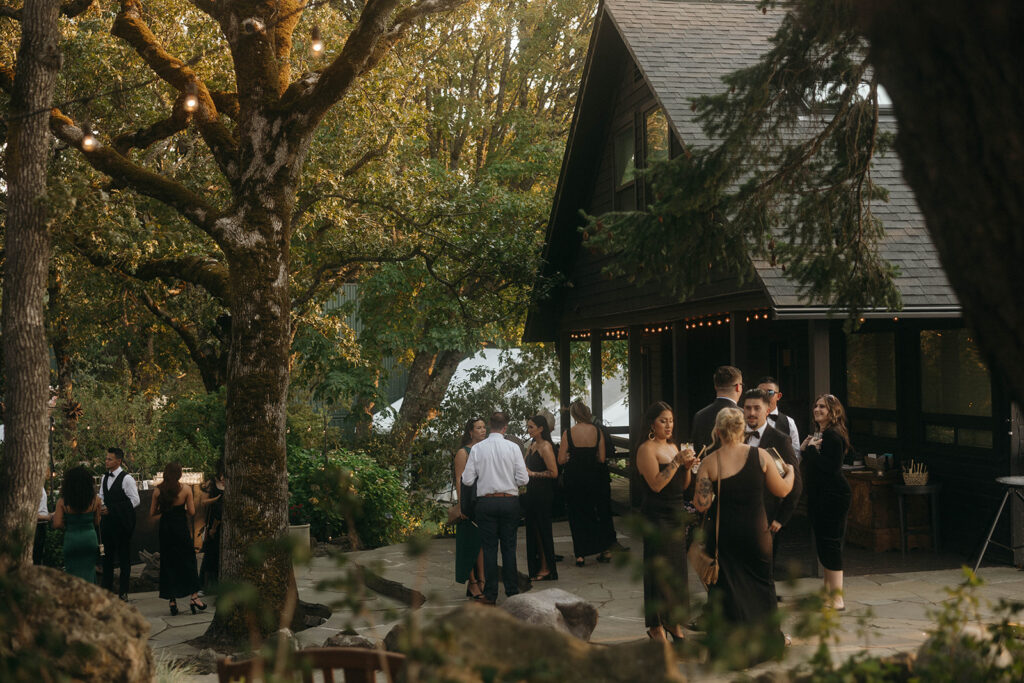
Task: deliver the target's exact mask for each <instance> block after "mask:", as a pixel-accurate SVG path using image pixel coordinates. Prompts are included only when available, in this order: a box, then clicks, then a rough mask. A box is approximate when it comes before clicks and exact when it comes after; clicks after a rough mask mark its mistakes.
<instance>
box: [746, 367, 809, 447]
mask: <svg viewBox="0 0 1024 683" xmlns="http://www.w3.org/2000/svg"><path fill="white" fill-rule="evenodd" d="M757 388H758V389H761V390H762V391H764V392H765V394H767V395H768V422H769V423H770V424H771V426H772V427H775V428H776V429H778V430H779V431H780V432H782V433H783V434H785V435H786V436H787V437H789V441H790V443H792V445H793V452H794V453H796V454H797V457H799V454H800V434H799V433H798V432H797V430H796V422H794V421H793V418H791V417H790V416H788V415H784V414H783V413H782V411H780V410H779V399H780V398H782V392H781V391H780V390H779V383H778V382H777V381H776V380H775V378H774V377H762V378H761V381H760V382H758V383H757Z"/></svg>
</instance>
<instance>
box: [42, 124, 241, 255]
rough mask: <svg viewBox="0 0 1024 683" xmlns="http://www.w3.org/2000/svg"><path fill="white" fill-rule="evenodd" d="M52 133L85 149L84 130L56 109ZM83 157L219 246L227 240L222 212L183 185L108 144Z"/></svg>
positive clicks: (116, 181) (83, 153)
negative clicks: (220, 220) (220, 223)
mask: <svg viewBox="0 0 1024 683" xmlns="http://www.w3.org/2000/svg"><path fill="white" fill-rule="evenodd" d="M50 130H51V132H53V134H54V135H55V136H56V137H57V139H59V140H62V141H63V142H66V143H67V144H69V145H72V146H73V147H76V148H80V147H81V144H82V131H81V129H80V128H78V127H77V126H75V124H74V122H73V121H72V120H71V119H70V118H68V117H67V116H65V115H64V114H62V113H61V112H60V111H58V110H56V109H54V110H52V111H51V113H50ZM82 155H83V156H84V157H85V159H86V161H88V162H89V164H90V165H91V166H92V167H93V168H95V169H96V170H97V171H100V172H101V173H105V174H107V175H108V176H110V177H111V178H112V179H113V180H114V182H115V183H118V184H119V185H124V186H127V187H130V188H131V189H133V190H135V191H136V192H138V193H139V194H143V195H145V196H147V197H152V198H153V199H156V200H158V201H161V202H163V203H164V204H167V205H168V206H170V207H171V208H173V209H176V210H177V211H178V213H180V214H181V215H182V216H183V217H185V218H186V219H188V220H189V221H190V222H191V223H192V224H193V225H195V226H196V227H198V228H199V229H200V230H202V231H203V232H205V233H207V234H208V235H210V236H211V237H213V239H214V240H217V241H218V243H220V242H221V240H223V239H224V238H225V235H223V234H222V233H221V230H220V229H219V228H218V227H217V218H218V217H219V216H220V212H219V211H217V209H216V208H215V207H213V206H212V205H210V204H208V203H207V202H206V200H204V199H203V198H202V197H200V196H199V195H197V194H195V193H194V192H192V191H191V190H189V189H188V188H186V187H185V186H184V185H182V184H181V183H178V182H176V181H174V180H170V179H169V178H166V177H164V176H162V175H160V174H158V173H154V172H152V171H150V170H148V169H145V168H143V167H141V166H138V165H137V164H134V163H132V162H131V161H129V160H128V159H126V158H125V157H123V156H121V155H120V154H118V153H117V151H116V150H115V149H113V148H112V147H109V146H106V145H103V146H100V147H98V148H97V149H95V150H93V151H91V152H85V151H83V152H82Z"/></svg>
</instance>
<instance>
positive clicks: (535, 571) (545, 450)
mask: <svg viewBox="0 0 1024 683" xmlns="http://www.w3.org/2000/svg"><path fill="white" fill-rule="evenodd" d="M526 433H527V434H529V435H530V438H531V439H533V441H532V442H531V443H530V445H529V447H528V449H527V451H526V471H527V473H528V474H529V475H530V481H529V482H528V483H527V484H526V497H525V499H524V501H523V513H524V516H525V517H526V564H527V566H528V567H529V571H530V579H531V580H533V581H554V580H556V579H557V578H558V568H557V567H555V541H554V537H553V536H552V533H551V502H552V500H554V495H555V480H556V479H557V477H558V466H557V465H556V464H555V447H554V444H552V443H551V429H550V427H548V421H547V418H545V417H544V416H543V415H534V416H533V417H531V418H530V419H529V420H527V421H526Z"/></svg>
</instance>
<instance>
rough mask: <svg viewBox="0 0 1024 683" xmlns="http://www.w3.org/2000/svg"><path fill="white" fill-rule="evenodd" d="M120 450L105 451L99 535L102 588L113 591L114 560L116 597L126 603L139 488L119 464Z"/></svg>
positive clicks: (120, 459) (120, 461)
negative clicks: (117, 579)
mask: <svg viewBox="0 0 1024 683" xmlns="http://www.w3.org/2000/svg"><path fill="white" fill-rule="evenodd" d="M123 463H124V451H122V450H121V449H120V448H114V447H111V448H108V449H107V455H106V458H105V459H104V464H105V465H106V467H107V473H106V474H104V475H103V482H102V483H101V484H100V500H101V501H103V507H102V508H101V509H100V514H101V515H102V518H101V521H100V533H101V534H102V536H103V587H104V588H106V589H107V590H110V591H112V590H114V560H115V558H116V559H117V564H118V566H119V567H120V568H121V580H120V588H119V589H118V591H117V594H118V597H119V598H121V599H122V600H125V601H127V600H128V580H129V579H130V578H131V574H132V562H131V550H132V532H133V531H135V508H137V507H139V488H138V486H137V485H136V484H135V480H134V479H133V478H132V477H131V475H130V474H128V473H127V472H125V471H124V470H123V469H122V468H121V465H122V464H123Z"/></svg>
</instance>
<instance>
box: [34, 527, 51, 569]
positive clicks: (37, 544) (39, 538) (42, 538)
mask: <svg viewBox="0 0 1024 683" xmlns="http://www.w3.org/2000/svg"><path fill="white" fill-rule="evenodd" d="M49 527H50V523H49V522H36V537H35V540H34V541H33V543H32V564H42V563H43V556H44V555H45V554H46V530H47V529H48V528H49Z"/></svg>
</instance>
